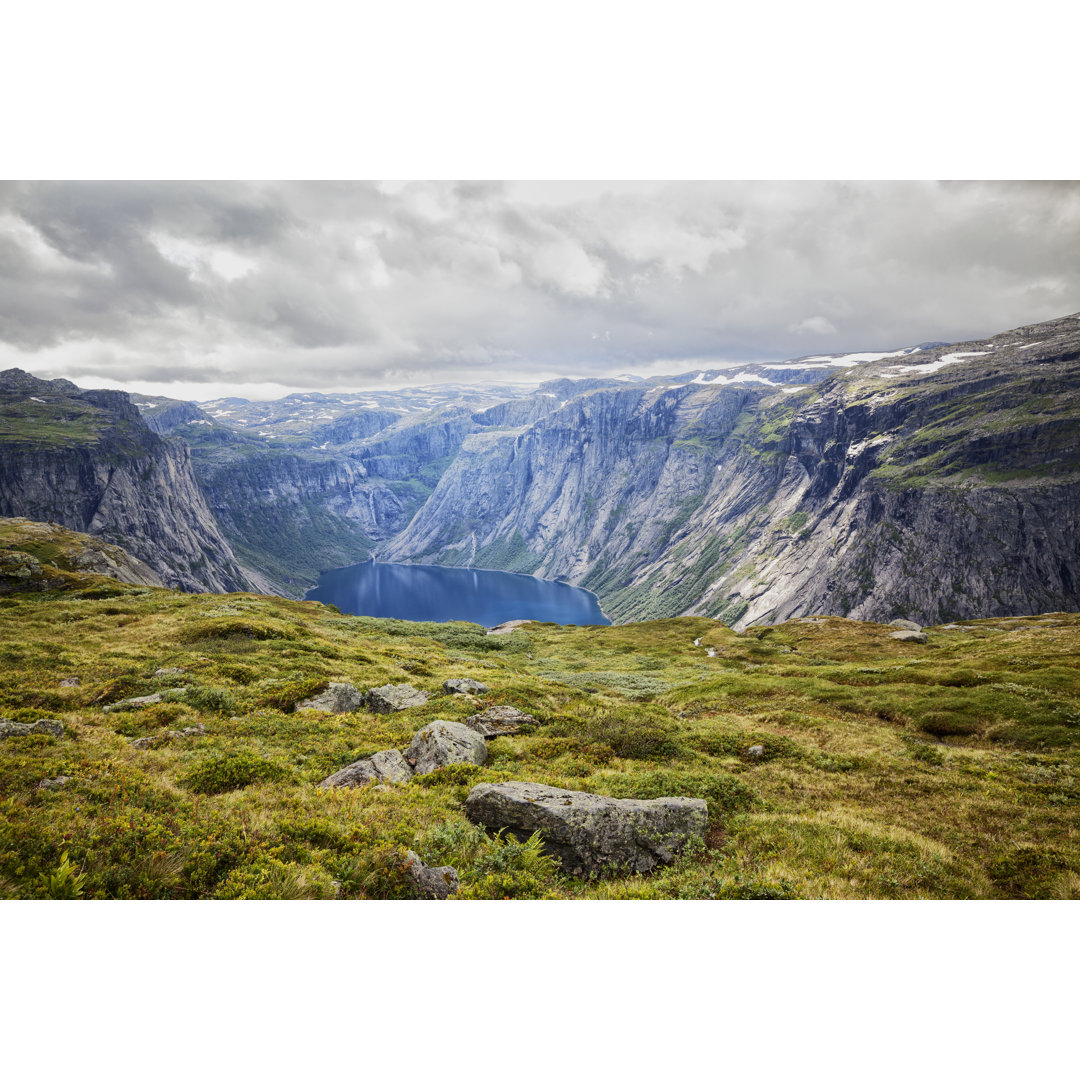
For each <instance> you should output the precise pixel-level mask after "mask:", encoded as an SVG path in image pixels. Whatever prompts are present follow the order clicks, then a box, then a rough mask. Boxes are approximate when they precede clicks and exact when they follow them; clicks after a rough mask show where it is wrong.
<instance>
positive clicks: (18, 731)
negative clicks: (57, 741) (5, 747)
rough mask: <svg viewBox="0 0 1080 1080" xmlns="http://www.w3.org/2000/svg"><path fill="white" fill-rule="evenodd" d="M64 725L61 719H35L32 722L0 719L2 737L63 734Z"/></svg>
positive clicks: (0, 736)
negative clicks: (22, 722) (24, 722)
mask: <svg viewBox="0 0 1080 1080" xmlns="http://www.w3.org/2000/svg"><path fill="white" fill-rule="evenodd" d="M63 734H64V725H63V724H62V723H61V722H60V721H59V720H35V721H34V722H33V723H32V724H20V723H18V722H17V721H15V720H0V739H10V738H16V737H19V736H22V735H63Z"/></svg>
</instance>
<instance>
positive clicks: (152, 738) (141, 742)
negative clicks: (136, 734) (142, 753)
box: [128, 735, 169, 750]
mask: <svg viewBox="0 0 1080 1080" xmlns="http://www.w3.org/2000/svg"><path fill="white" fill-rule="evenodd" d="M168 741H169V736H168V735H144V736H143V737H142V738H141V739H132V740H131V742H130V743H128V745H129V746H130V747H131V748H132V749H133V750H149V749H150V748H151V747H154V746H157V745H158V744H160V743H166V742H168Z"/></svg>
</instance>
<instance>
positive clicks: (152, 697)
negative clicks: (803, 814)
mask: <svg viewBox="0 0 1080 1080" xmlns="http://www.w3.org/2000/svg"><path fill="white" fill-rule="evenodd" d="M164 700H165V699H164V697H163V696H162V695H161V694H146V695H145V696H144V697H129V698H124V700H123V701H114V702H113V703H112V704H111V705H106V706H105V707H104V708H103V709H102V710H101V711H102V712H131V711H132V710H133V709H145V708H146V707H147V706H148V705H159V704H160V703H161V702H162V701H164Z"/></svg>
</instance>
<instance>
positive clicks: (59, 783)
mask: <svg viewBox="0 0 1080 1080" xmlns="http://www.w3.org/2000/svg"><path fill="white" fill-rule="evenodd" d="M70 779H71V777H70V776H52V777H50V778H49V779H48V780H42V781H41V783H40V784H38V786H37V789H38V791H55V790H56V789H57V788H62V787H63V786H64V785H65V784H66V783H67V782H68V781H69V780H70Z"/></svg>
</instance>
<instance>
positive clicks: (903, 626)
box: [889, 619, 922, 630]
mask: <svg viewBox="0 0 1080 1080" xmlns="http://www.w3.org/2000/svg"><path fill="white" fill-rule="evenodd" d="M889 625H890V626H895V627H896V629H897V630H921V629H922V627H921V626H920V625H919V624H918V623H917V622H912V621H911V619H893V621H892V622H891V623H889Z"/></svg>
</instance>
